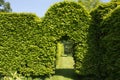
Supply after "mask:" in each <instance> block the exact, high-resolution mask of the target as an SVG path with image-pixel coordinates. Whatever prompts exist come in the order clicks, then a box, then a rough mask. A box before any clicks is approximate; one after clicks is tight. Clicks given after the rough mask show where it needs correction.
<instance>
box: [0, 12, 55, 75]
mask: <svg viewBox="0 0 120 80" xmlns="http://www.w3.org/2000/svg"><path fill="white" fill-rule="evenodd" d="M40 23H41V20H40V19H39V18H38V17H36V16H35V15H33V14H25V13H22V14H16V13H0V75H3V76H4V75H6V76H9V75H10V74H11V73H14V72H16V71H17V73H19V74H22V75H24V76H43V75H48V74H51V73H53V67H54V66H53V63H54V60H53V57H51V55H52V56H53V54H47V53H45V51H46V49H52V48H53V47H47V48H46V47H45V46H46V44H47V46H50V45H51V44H50V43H49V44H48V43H47V42H46V41H45V39H44V37H43V31H42V29H41V27H40ZM44 45H45V46H44ZM51 51H53V50H51ZM46 52H47V51H46ZM53 52H54V51H53ZM51 53H52V52H51Z"/></svg>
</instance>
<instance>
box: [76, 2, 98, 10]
mask: <svg viewBox="0 0 120 80" xmlns="http://www.w3.org/2000/svg"><path fill="white" fill-rule="evenodd" d="M78 2H81V3H82V4H83V5H84V6H85V7H86V9H87V10H89V11H90V10H91V9H92V8H95V7H96V6H97V5H98V4H99V3H100V0H78Z"/></svg>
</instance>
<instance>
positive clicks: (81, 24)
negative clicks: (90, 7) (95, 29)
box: [41, 2, 91, 74]
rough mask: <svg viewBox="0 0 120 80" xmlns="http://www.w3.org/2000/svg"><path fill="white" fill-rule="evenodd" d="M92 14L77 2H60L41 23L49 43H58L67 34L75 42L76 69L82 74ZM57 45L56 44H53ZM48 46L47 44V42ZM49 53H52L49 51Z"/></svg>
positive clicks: (52, 7)
mask: <svg viewBox="0 0 120 80" xmlns="http://www.w3.org/2000/svg"><path fill="white" fill-rule="evenodd" d="M90 19H91V18H90V16H89V14H88V13H87V12H86V10H85V9H84V8H83V7H82V5H81V4H78V3H75V2H60V3H56V4H55V5H53V6H51V8H50V9H48V11H47V13H46V14H45V17H44V19H43V21H42V23H41V26H42V29H43V31H44V37H46V38H47V39H48V43H52V44H57V42H58V41H59V40H60V39H61V38H62V37H65V36H68V37H69V38H70V39H71V40H73V41H74V42H75V45H77V46H76V47H75V54H74V59H75V69H76V72H77V73H78V74H81V73H83V72H81V68H83V67H82V62H83V61H82V60H83V58H84V57H83V56H84V55H86V54H87V49H88V45H87V35H88V28H89V24H90ZM52 46H54V47H56V45H52ZM46 47H47V44H46ZM49 54H52V53H51V52H49Z"/></svg>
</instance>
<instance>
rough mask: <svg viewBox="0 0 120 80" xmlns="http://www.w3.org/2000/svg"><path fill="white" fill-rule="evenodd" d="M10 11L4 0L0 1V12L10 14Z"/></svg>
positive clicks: (7, 3) (8, 4)
mask: <svg viewBox="0 0 120 80" xmlns="http://www.w3.org/2000/svg"><path fill="white" fill-rule="evenodd" d="M11 11H12V9H11V7H10V3H9V2H5V1H4V0H0V12H11Z"/></svg>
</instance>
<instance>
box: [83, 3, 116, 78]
mask: <svg viewBox="0 0 120 80" xmlns="http://www.w3.org/2000/svg"><path fill="white" fill-rule="evenodd" d="M116 6H117V5H116V4H114V3H110V4H102V5H99V6H98V7H97V8H96V9H95V10H93V11H92V12H91V13H90V14H91V17H92V21H91V24H90V27H89V31H88V33H89V35H88V47H89V48H88V53H87V55H86V56H84V59H83V63H82V65H83V72H84V74H83V75H95V76H97V77H98V78H100V77H101V68H100V66H101V65H102V63H101V62H102V60H101V59H102V56H101V55H102V51H103V50H102V49H100V44H101V43H100V36H101V27H100V23H101V22H102V20H103V19H104V18H105V16H106V15H107V14H108V13H109V12H110V11H112V10H113V9H114V8H115V7H116Z"/></svg>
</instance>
